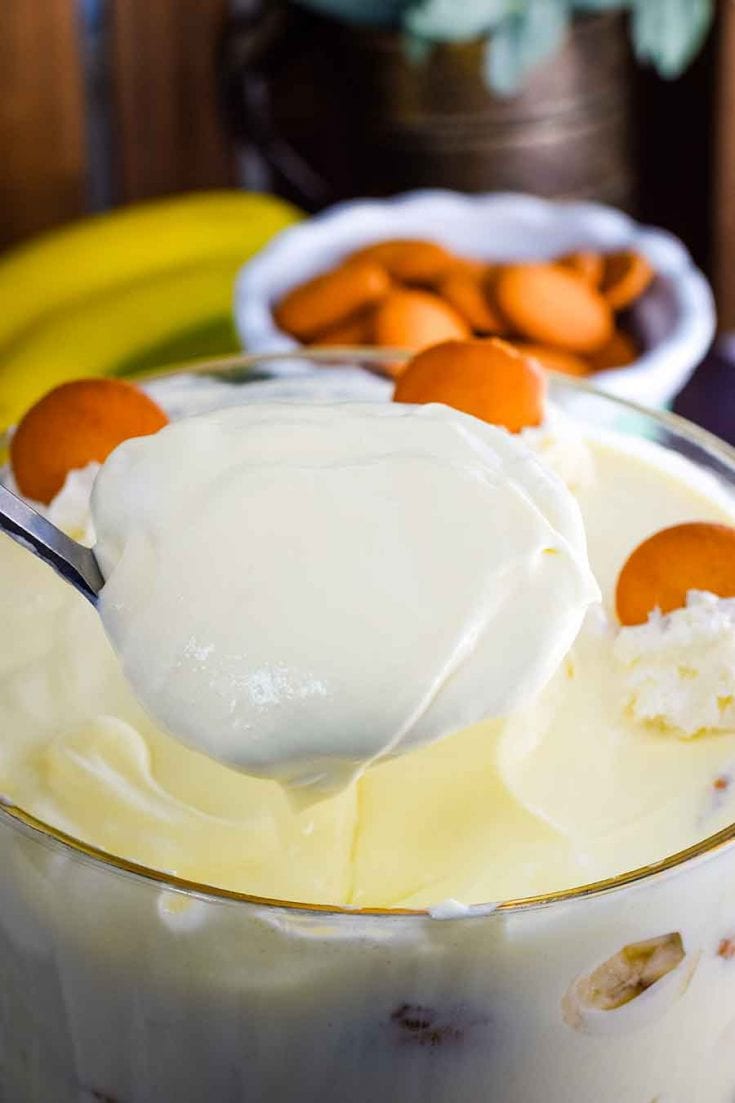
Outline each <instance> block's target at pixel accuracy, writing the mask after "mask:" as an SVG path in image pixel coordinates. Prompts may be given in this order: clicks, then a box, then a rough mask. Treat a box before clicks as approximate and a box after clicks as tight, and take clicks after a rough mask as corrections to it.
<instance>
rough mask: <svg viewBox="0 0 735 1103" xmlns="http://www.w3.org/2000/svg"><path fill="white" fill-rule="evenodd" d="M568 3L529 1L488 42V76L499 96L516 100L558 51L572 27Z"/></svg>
mask: <svg viewBox="0 0 735 1103" xmlns="http://www.w3.org/2000/svg"><path fill="white" fill-rule="evenodd" d="M569 19H570V10H569V4H568V3H567V0H528V2H527V3H526V4H525V5H524V8H523V10H521V11H519V12H518V13H517V14H516V15H511V16H509V17H508V18H506V19H505V20H504V21H503V22H502V23H501V24H500V26H499V27H498V28H497V29H496V30H495V32H494V33H493V34H492V36H491V37H490V39H489V40H488V45H487V50H486V55H485V72H486V76H487V80H488V83H489V85H490V87H491V88H492V89H493V90H494V91H495V92H497V93H499V95H502V96H512V95H513V94H514V93H515V92H517V91H518V89H519V87H520V86H521V84H522V83H523V80H524V79H525V77H526V76H527V75H528V73H529V72H530V70H531V69H533V68H534V66H536V65H538V64H539V62H541V61H544V60H545V59H546V58H547V57H550V56H551V55H552V54H553V53H555V52H556V50H558V48H559V47H560V45H561V43H562V42H563V40H564V36H565V35H566V32H567V28H568V26H569Z"/></svg>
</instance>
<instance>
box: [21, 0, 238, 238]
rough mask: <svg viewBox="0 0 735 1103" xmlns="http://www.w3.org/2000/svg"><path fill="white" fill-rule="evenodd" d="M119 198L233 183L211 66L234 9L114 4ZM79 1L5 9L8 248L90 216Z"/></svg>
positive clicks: (32, 0)
mask: <svg viewBox="0 0 735 1103" xmlns="http://www.w3.org/2000/svg"><path fill="white" fill-rule="evenodd" d="M108 7H109V28H108V29H107V40H108V42H109V67H110V69H109V71H110V81H111V88H110V98H111V104H112V111H111V117H110V123H111V131H112V133H111V138H112V149H113V151H114V155H113V164H112V180H111V186H112V197H113V199H114V201H115V202H121V203H124V202H129V201H131V200H135V199H140V198H143V197H145V196H152V195H163V194H166V193H169V192H175V191H181V190H185V189H189V188H198V187H216V186H221V185H228V184H232V183H233V182H234V157H233V153H232V150H231V149H230V148H229V143H228V139H227V136H226V134H225V132H224V128H223V126H222V124H221V122H220V117H219V112H218V110H217V96H216V81H215V60H216V50H217V44H218V41H219V38H220V35H221V32H222V28H223V25H224V21H225V19H226V16H227V11H228V3H227V0H112V3H110V4H109V5H108ZM82 49H83V36H82V34H81V19H80V13H79V9H78V5H77V2H76V0H0V166H2V167H1V168H0V247H1V246H4V245H8V244H10V243H11V242H14V241H18V240H20V239H21V238H23V237H25V236H27V235H28V234H31V233H33V232H34V231H37V230H43V229H46V228H47V227H49V226H54V225H56V224H57V223H59V222H63V221H64V220H65V219H68V218H73V217H74V216H76V215H78V214H81V213H82V212H83V211H84V210H86V209H87V207H88V198H89V188H88V173H87V163H86V148H87V131H86V126H87V121H86V117H85V115H86V113H85V88H84V71H85V66H84V65H83V59H82Z"/></svg>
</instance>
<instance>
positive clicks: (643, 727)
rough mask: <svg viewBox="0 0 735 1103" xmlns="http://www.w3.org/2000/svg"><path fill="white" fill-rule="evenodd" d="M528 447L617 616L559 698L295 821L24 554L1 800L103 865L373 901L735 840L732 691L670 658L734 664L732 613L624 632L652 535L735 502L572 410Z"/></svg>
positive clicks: (14, 602) (397, 766)
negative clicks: (139, 697) (635, 568)
mask: <svg viewBox="0 0 735 1103" xmlns="http://www.w3.org/2000/svg"><path fill="white" fill-rule="evenodd" d="M523 436H524V438H525V439H526V441H527V443H529V444H530V445H531V447H532V448H534V449H536V450H537V452H538V454H539V456H540V458H541V460H542V462H547V463H548V464H549V465H550V466H551V467H554V468H555V469H556V470H557V471H558V472H559V473H560V474H561V475H562V477H563V478H564V479H565V481H566V482H567V484H568V485H569V486H570V488H571V490H572V492H573V493H574V495H575V496H576V499H577V502H578V504H579V508H580V510H581V515H582V518H583V520H584V526H585V530H586V535H587V542H588V547H589V555H590V561H591V564H592V568H593V571H594V573H595V575H596V578H597V580H598V582H599V584H600V587H601V590H602V594H603V601H602V604H601V605H598V606H596V607H594V608H593V609H591V610H590V613H589V614H588V616H587V619H586V621H585V624H584V625H583V627H582V630H581V632H580V634H579V636H578V638H577V640H576V642H575V643H574V644H573V645H572V647H571V649H570V650H569V652H568V654H567V655H566V658H565V659H564V661H563V663H562V665H561V667H560V668H559V670H558V671H557V673H556V674H555V676H554V677H553V679H552V680H551V682H550V683H549V684H548V685H547V686H546V688H545V689H544V690H542V692H541V693H540V694H539V695H538V696H537V697H536V699H535V700H533V701H532V702H531V703H530V704H528V705H526V706H525V707H524V708H523V709H522V710H519V711H516V712H515V713H514V715H513V716H512V717H510V718H509V719H506V720H503V721H492V722H486V723H481V724H479V725H476V726H474V727H472V728H469V729H467V730H465V731H462V732H460V733H458V734H456V735H453V736H449V737H448V738H445V739H444V740H442V741H440V742H439V743H437V744H435V745H432V746H428V747H424V748H420V749H417V750H414V751H412V752H411V753H410V754H407V755H405V756H403V757H401V758H398V759H395V760H393V761H388V762H383V763H379V764H377V765H374V766H372V767H370V768H369V769H368V770H367V771H366V773H365V774H364V775H363V776H362V777H361V778H360V779H359V780H357V781H356V782H354V783H353V784H352V785H350V786H349V787H347V788H346V789H345V790H344V791H342V792H341V793H339V794H338V795H337V796H334V797H330V798H329V799H326V800H323V801H320V802H318V803H316V804H313V805H311V806H309V807H308V808H306V809H303V810H301V811H298V810H295V809H294V807H293V805H292V803H291V802H290V801H289V799H288V797H287V796H286V795H285V793H284V791H283V789H282V788H281V787H280V786H279V785H278V784H277V783H276V782H273V781H266V780H261V779H257V778H254V777H250V776H248V775H245V774H242V773H238V772H236V771H234V770H231V769H229V768H228V767H226V766H224V765H221V764H218V763H216V762H214V761H212V760H211V759H209V758H207V757H205V756H204V755H201V754H199V753H197V752H196V751H193V750H189V749H186V748H185V747H184V746H182V745H181V744H179V743H178V742H176V741H175V740H174V739H173V738H172V737H171V736H169V735H167V734H164V733H163V732H162V731H161V730H159V729H158V728H157V727H156V726H155V725H154V724H153V723H152V721H151V720H150V719H149V718H148V717H147V716H146V715H145V713H144V712H143V710H142V708H141V706H140V705H139V704H138V703H137V701H136V700H135V698H134V697H133V695H132V692H131V691H130V689H129V688H128V685H127V683H126V680H125V678H124V677H123V674H122V671H121V669H120V666H119V663H118V660H117V659H116V657H115V655H114V654H113V652H112V649H111V647H110V645H109V643H108V641H107V639H106V637H105V635H104V632H103V630H102V627H101V625H100V623H99V620H98V617H97V615H96V613H95V612H94V610H92V609H91V608H90V607H89V606H88V605H87V604H86V603H85V602H84V601H83V599H81V598H80V597H79V596H78V595H77V594H76V593H74V592H73V591H72V590H70V589H69V588H68V587H67V586H65V585H64V583H62V582H61V581H59V580H58V579H57V578H56V577H55V576H54V575H52V574H51V573H50V572H49V571H48V570H47V569H46V568H45V567H43V566H42V565H41V564H39V563H37V562H36V561H34V560H33V559H32V558H31V557H30V556H28V555H27V553H26V552H24V551H23V550H21V549H20V548H18V547H16V546H15V545H14V544H12V543H11V542H10V541H9V540H7V539H2V540H0V578H2V580H3V581H2V587H1V589H0V602H1V603H2V623H3V633H2V638H1V639H0V731H2V732H3V733H4V734H3V737H2V740H0V793H2V794H3V795H4V796H5V797H7V798H8V799H9V800H10V801H12V802H14V803H15V804H17V805H18V806H20V807H21V808H24V809H26V810H27V811H29V812H30V813H32V814H33V815H35V816H37V817H38V818H40V819H41V820H44V821H46V822H48V823H50V824H53V825H55V826H57V827H59V828H61V829H62V830H64V831H66V832H68V833H69V834H71V835H73V836H77V837H79V838H81V839H83V840H85V841H88V842H91V843H93V844H95V845H96V846H98V847H100V848H102V849H103V850H107V851H110V852H112V853H115V854H119V855H123V856H125V857H126V858H128V859H132V860H134V861H136V862H140V863H143V864H145V865H148V866H151V867H154V868H157V869H161V870H164V871H170V872H173V873H176V874H178V875H179V876H182V877H185V878H191V879H194V880H198V881H201V882H205V883H209V884H212V885H218V886H224V887H227V888H230V889H236V890H240V891H244V892H249V893H254V894H259V895H266V896H271V897H279V898H287V899H297V900H302V901H304V902H320V903H344V904H351V905H356V906H366V905H377V906H423V905H435V904H437V903H439V902H441V901H443V900H446V899H448V898H453V899H456V900H459V901H461V902H463V903H473V902H478V901H491V900H498V899H504V898H513V897H519V896H524V895H527V894H535V893H539V892H545V891H549V890H554V889H562V888H568V887H571V886H573V885H577V884H581V883H584V882H589V881H593V880H596V879H598V878H602V877H605V876H608V875H611V874H614V873H617V872H619V871H621V870H624V869H631V868H634V867H637V866H639V865H642V864H645V863H647V862H650V861H653V860H655V859H657V858H660V857H663V856H664V855H666V854H669V853H672V852H674V851H676V850H678V849H680V848H681V847H684V846H686V845H688V844H690V843H692V842H694V841H695V840H696V839H699V838H703V837H705V836H707V835H709V834H711V833H712V832H714V831H716V830H717V829H718V828H720V827H722V826H724V825H726V824H728V823H730V822H731V821H732V820H733V819H735V795H734V794H733V788H735V787H732V786H730V777H731V774H732V772H733V770H734V769H735V730H733V729H732V728H731V727H730V726H729V715H730V714H729V713H728V712H727V708H728V702H727V701H726V700H725V699H724V698H725V697H726V696H727V695H726V694H723V693H722V692H721V689H722V687H721V684H720V682H719V681H717V682H716V683H713V684H712V686H711V687H709V688H708V687H707V686H706V685H705V686H704V689H703V691H702V693H700V694H699V696H697V694H694V695H692V694H691V693H689V692H688V691H689V686H688V683H689V682H691V681H692V678H691V674H690V672H691V669H692V664H691V662H688V663H687V664H682V663H681V662H680V661H679V653H678V652H677V651H676V649H674V651H673V652H672V651H671V649H670V648H669V649H667V647H666V646H658V642H659V640H660V637H661V635H662V633H664V632H665V631H666V625H668V624H669V622H673V623H674V627H675V633H678V636H679V637H680V642H681V647H684V648H686V642H687V640H688V639H694V640H695V644H694V652H695V653H696V652H697V647H698V645H697V644H696V639H697V638H698V637H697V632H698V631H700V632H701V631H705V633H706V632H707V631H708V629H707V627H706V626H707V625H708V626H709V629H711V630H710V631H709V636H708V646H709V647H710V648H711V649H714V652H715V653H717V654H720V656H722V655H725V656H727V654H728V648H730V647H731V646H732V639H733V636H732V633H733V632H734V631H735V628H733V622H734V621H735V618H733V617H731V616H730V614H729V607H728V605H727V603H726V602H717V601H715V602H714V603H713V604H711V607H708V606H707V607H705V606H706V600H705V605H704V606H703V605H702V602H701V600H700V599H698V598H697V597H696V595H695V596H694V597H693V599H692V600H691V602H690V608H688V609H685V610H681V611H679V612H677V613H673V614H671V615H670V617H669V618H667V621H666V625H661V624H657V623H654V622H652V623H651V624H650V625H648V626H646V630H647V631H648V633H649V637H648V638H643V639H642V638H641V636H640V632H641V630H640V629H635V628H630V629H628V628H626V629H622V630H621V629H620V628H619V627H618V625H617V622H616V620H615V617H614V613H613V608H612V592H613V588H614V584H615V580H616V577H617V573H618V571H619V570H620V567H621V566H622V564H623V562H624V560H625V558H626V557H627V555H628V554H629V553H630V551H631V550H632V549H633V548H634V547H635V546H636V545H637V544H638V543H639V542H640V541H641V540H642V539H643V538H645V537H646V536H648V535H649V534H651V533H653V532H655V531H656V530H658V529H661V528H663V527H665V526H667V525H671V524H675V523H677V522H681V521H689V520H692V519H697V520H705V521H707V520H711V521H721V522H725V523H731V524H732V523H735V505H733V504H732V503H731V502H730V500H729V499H728V498H727V497H726V496H725V495H724V492H721V491H720V490H719V489H718V487H717V485H716V484H715V483H714V481H713V482H712V483H710V482H708V480H707V479H706V478H705V477H704V476H702V475H701V474H700V473H698V472H697V471H696V470H695V469H694V468H693V467H690V466H689V465H688V464H687V463H686V462H685V461H683V460H680V459H678V458H677V457H673V456H671V455H670V454H668V453H666V452H665V451H664V450H662V449H660V448H658V447H657V446H655V445H653V444H648V445H647V444H645V443H644V442H643V443H642V442H639V443H631V442H629V441H626V439H624V438H623V437H619V436H616V435H615V434H612V433H606V432H604V431H601V430H599V429H593V428H585V426H584V425H581V424H577V423H567V422H565V421H560V420H559V419H557V418H556V417H555V414H554V412H553V410H552V411H551V413H550V416H549V418H548V423H547V425H546V426H545V427H544V428H542V429H541V430H530V431H528V432H527V433H524V434H523ZM89 482H90V480H89V479H87V480H86V481H85V478H84V476H83V475H77V476H75V477H72V479H71V482H70V483H68V485H67V488H65V490H64V491H62V494H61V495H60V497H59V498H58V499H57V500H56V502H55V503H54V504H53V506H52V510H53V511H54V516H55V517H56V518H57V519H60V518H61V519H63V520H64V522H65V524H66V527H67V528H69V529H71V530H73V531H74V533H75V534H78V533H79V532H80V531H81V530H83V529H84V528H85V527H86V526H87V523H88V513H87V510H86V504H85V498H86V494H87V491H88V486H89ZM698 602H699V604H698ZM687 618H688V620H687ZM702 619H704V621H705V622H706V625H705V628H704V629H703V628H702V626H701V623H700V622H701V621H702ZM690 622H697V623H690ZM698 624H699V627H698V626H697V625H698ZM677 625H678V627H677ZM529 630H532V629H530V628H529ZM636 633H638V635H636ZM641 664H643V667H646V664H648V666H647V667H646V669H647V670H648V673H647V674H646V676H645V678H644V679H643V683H642V682H641V670H642V666H641ZM680 668H681V669H680ZM726 668H727V663H726V662H725V669H726ZM708 669H710V668H709V667H708ZM662 671H663V674H661V672H662ZM695 673H696V671H695ZM660 677H663V682H662V683H660V684H663V685H664V686H665V687H669V688H666V690H665V696H666V695H668V696H670V691H669V690H670V687H671V686H672V685H674V686H679V688H681V691H682V693H683V694H684V698H683V700H684V705H683V706H682V707H683V708H684V712H685V713H686V716H687V721H686V723H685V724H684V727H681V728H680V727H679V726H678V725H679V723H680V718H681V715H683V713H682V712H681V710H679V711H677V710H676V709H674V710H673V711H672V714H671V715H670V716H669V715H663V712H662V710H661V709H659V710H658V711H657V710H656V707H655V700H656V692H655V687H656V685H657V684H659V683H657V678H660ZM695 681H696V678H695ZM642 684H643V685H644V688H645V687H647V694H648V695H647V696H645V695H643V696H645V700H643V696H642V689H641V686H642ZM696 684H697V686H698V689H700V690H701V689H702V684H701V680H700V681H699V682H697V683H696ZM687 694H688V696H687ZM713 695H714V696H713ZM641 701H643V703H641ZM713 701H714V704H713ZM651 702H654V704H653V705H651ZM713 707H714V708H715V709H717V710H719V711H718V712H717V715H718V716H719V717H721V718H722V723H720V724H719V725H715V727H717V730H712V728H713V722H712V712H711V710H712V708H713ZM692 710H693V713H694V719H692ZM699 710H701V713H702V725H705V724H706V725H707V730H700V729H699V727H698V722H697V714H698V711H699ZM663 711H665V710H663ZM692 729H693V730H692Z"/></svg>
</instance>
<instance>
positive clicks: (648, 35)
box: [632, 0, 714, 79]
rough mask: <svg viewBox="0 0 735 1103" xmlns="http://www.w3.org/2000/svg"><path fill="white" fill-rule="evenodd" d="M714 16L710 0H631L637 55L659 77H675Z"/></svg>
mask: <svg viewBox="0 0 735 1103" xmlns="http://www.w3.org/2000/svg"><path fill="white" fill-rule="evenodd" d="M713 15H714V5H713V3H712V0H634V4H633V25H632V34H633V46H634V48H635V52H636V57H637V58H638V60H639V61H643V62H646V61H648V62H650V63H651V64H652V65H654V66H655V67H656V69H657V70H658V72H659V73H660V74H661V76H662V77H667V78H669V79H672V78H674V77H678V76H679V75H680V73H682V72H683V70H684V69H685V68H686V67H687V65H688V64H689V62H690V61H691V60H692V58H693V57H694V56H695V54H697V53H698V51H699V49H700V47H701V46H702V43H703V42H704V39H705V37H706V35H707V31H708V30H709V27H710V24H711V22H712V17H713Z"/></svg>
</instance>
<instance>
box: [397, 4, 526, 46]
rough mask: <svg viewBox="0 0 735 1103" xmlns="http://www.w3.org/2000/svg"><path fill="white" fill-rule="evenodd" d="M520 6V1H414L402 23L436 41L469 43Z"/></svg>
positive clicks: (411, 32) (418, 35)
mask: <svg viewBox="0 0 735 1103" xmlns="http://www.w3.org/2000/svg"><path fill="white" fill-rule="evenodd" d="M517 6H518V0H412V2H411V3H410V4H409V6H408V8H407V10H406V12H405V14H404V16H403V25H404V27H405V28H406V30H407V31H408V33H409V34H411V35H415V36H416V37H418V38H426V39H429V40H431V41H433V42H467V41H470V40H471V39H474V38H481V37H484V36H485V35H486V34H488V32H489V31H492V30H493V28H494V27H496V26H497V25H498V24H499V23H500V22H501V21H502V20H503V19H504V18H505V17H506V16H507V15H508V14H509V13H511V12H512V11H513V10H514V9H515V8H516V7H517Z"/></svg>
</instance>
